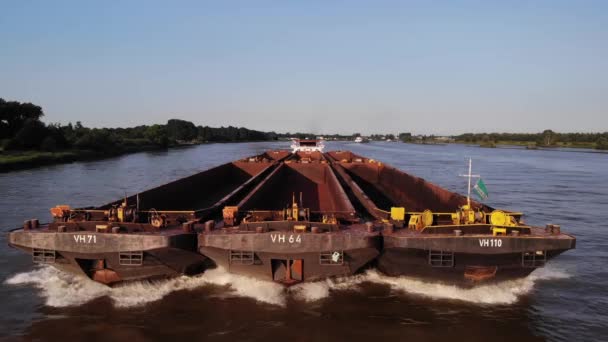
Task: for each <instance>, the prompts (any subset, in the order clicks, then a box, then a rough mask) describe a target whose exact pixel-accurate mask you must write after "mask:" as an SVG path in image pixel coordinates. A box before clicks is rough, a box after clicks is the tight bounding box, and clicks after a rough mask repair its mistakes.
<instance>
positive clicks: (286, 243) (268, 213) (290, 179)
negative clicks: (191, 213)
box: [199, 151, 381, 285]
mask: <svg viewBox="0 0 608 342" xmlns="http://www.w3.org/2000/svg"><path fill="white" fill-rule="evenodd" d="M380 246H381V243H380V236H379V233H378V232H376V231H373V229H371V228H370V227H369V226H368V225H365V224H361V223H359V217H358V214H357V213H356V211H355V209H354V207H353V205H352V203H351V202H350V200H349V198H348V197H347V195H346V194H345V192H344V190H343V189H342V186H341V184H340V182H339V181H338V179H337V178H336V175H335V174H334V172H333V170H332V168H331V166H330V165H329V164H328V163H327V161H326V159H325V157H324V155H323V154H322V153H321V152H318V151H296V152H294V153H293V154H292V155H291V157H290V158H288V159H287V160H285V161H284V162H283V163H281V164H280V165H279V166H278V167H277V168H276V169H274V170H273V171H272V172H271V173H270V174H269V175H268V176H266V177H265V179H264V180H263V181H261V182H260V184H259V185H257V186H256V187H255V188H254V189H253V190H252V191H251V192H250V193H249V194H248V195H247V196H246V197H245V198H243V199H242V200H241V201H240V202H239V203H238V204H237V205H235V206H226V207H224V209H223V217H222V221H221V222H220V223H218V224H217V225H216V226H215V229H213V230H208V231H205V232H203V233H201V234H200V235H199V251H200V253H201V254H203V255H205V256H207V257H209V258H211V259H212V260H213V261H215V262H216V263H217V264H219V265H221V266H223V267H224V268H226V269H227V270H229V271H230V272H234V273H239V274H244V275H248V276H253V277H256V278H259V279H264V280H273V281H276V282H280V283H283V284H285V285H292V284H295V283H298V282H301V281H313V280H320V279H324V278H327V277H334V276H346V275H352V274H354V273H356V272H357V271H359V270H360V269H362V268H363V267H364V266H366V265H368V264H370V263H371V262H372V261H373V260H374V259H375V258H376V257H377V256H378V254H379V251H380Z"/></svg>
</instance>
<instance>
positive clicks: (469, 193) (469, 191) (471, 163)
mask: <svg viewBox="0 0 608 342" xmlns="http://www.w3.org/2000/svg"><path fill="white" fill-rule="evenodd" d="M472 165H473V162H472V160H471V158H469V173H468V174H466V175H460V177H467V178H468V187H467V205H468V206H469V208H470V207H471V178H479V177H480V176H479V175H474V174H472V173H471V172H472V169H473V168H472Z"/></svg>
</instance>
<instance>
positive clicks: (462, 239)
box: [328, 151, 576, 286]
mask: <svg viewBox="0 0 608 342" xmlns="http://www.w3.org/2000/svg"><path fill="white" fill-rule="evenodd" d="M328 156H329V159H330V160H332V166H333V167H334V169H335V170H336V173H337V174H338V175H340V177H341V178H342V179H343V181H344V184H345V185H346V186H347V187H348V188H349V189H350V191H351V192H352V193H353V195H354V196H355V197H356V198H357V200H359V201H360V203H361V204H362V206H363V207H364V208H365V210H366V211H367V212H368V215H370V216H371V217H372V218H373V219H375V220H376V224H378V225H382V227H383V232H382V238H383V249H382V253H381V255H380V256H379V258H378V268H379V269H380V270H381V271H382V272H384V273H386V274H389V275H406V276H414V277H420V278H425V279H431V280H439V281H444V282H447V283H451V284H458V285H464V286H467V285H474V284H476V283H478V282H480V281H490V280H506V279H514V278H520V277H525V276H527V275H528V274H530V272H532V271H533V270H535V269H536V268H538V267H542V266H544V265H545V263H546V262H547V261H548V260H550V259H552V258H554V257H555V256H557V255H559V254H561V253H563V252H564V251H566V250H568V249H572V248H575V243H576V240H575V238H574V237H572V236H570V235H567V234H563V233H561V231H560V227H559V226H556V225H548V226H547V227H545V228H539V227H531V226H528V225H525V224H524V222H523V219H522V214H521V213H515V212H507V211H501V210H495V209H493V208H491V207H489V206H486V205H483V204H481V203H478V202H475V201H472V200H470V199H469V198H467V197H465V196H461V195H459V194H456V193H453V192H450V191H448V190H446V189H443V188H441V187H439V186H437V185H435V184H432V183H429V182H426V181H425V180H423V179H421V178H418V177H414V176H411V175H409V174H407V173H404V172H402V171H400V170H398V169H395V168H394V167H391V166H389V165H386V164H384V163H381V162H377V161H375V160H372V159H368V158H364V157H361V156H358V155H355V154H353V153H351V152H348V151H334V152H329V153H328ZM406 209H407V211H406Z"/></svg>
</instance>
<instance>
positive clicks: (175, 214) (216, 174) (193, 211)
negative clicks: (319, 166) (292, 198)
mask: <svg viewBox="0 0 608 342" xmlns="http://www.w3.org/2000/svg"><path fill="white" fill-rule="evenodd" d="M288 154H289V153H288V152H285V151H282V152H272V153H265V154H262V155H259V156H254V157H251V158H246V159H243V160H239V161H235V162H231V163H227V164H224V165H220V166H218V167H215V168H212V169H209V170H207V171H203V172H200V173H197V174H194V175H192V176H189V177H186V178H183V179H179V180H176V181H174V182H171V183H168V184H165V185H162V186H159V187H157V188H153V189H150V190H147V191H144V192H141V193H139V194H136V195H133V196H130V197H127V198H124V199H121V200H117V201H115V202H112V203H109V204H106V205H102V206H99V207H90V208H78V209H74V208H70V207H69V206H67V205H59V206H57V207H55V208H52V209H51V214H52V217H53V220H52V222H50V223H48V224H39V221H38V220H36V219H33V220H28V221H25V223H24V226H23V228H19V229H14V230H12V231H11V232H10V233H9V244H10V245H11V246H13V247H16V248H18V249H21V250H23V251H25V252H27V253H29V254H31V255H32V260H33V261H34V262H35V263H44V264H49V265H52V266H55V267H57V268H59V269H61V270H64V271H67V272H72V273H76V274H82V275H85V276H87V277H90V278H91V279H93V280H95V281H98V282H101V283H104V284H108V285H111V284H115V283H119V282H123V281H132V280H142V279H150V278H159V277H171V276H176V275H181V274H194V273H198V272H201V271H203V270H204V269H205V267H206V266H207V265H209V264H210V262H209V260H208V259H207V258H206V257H205V256H203V255H200V254H199V253H198V252H197V234H196V230H202V229H203V227H204V224H205V223H206V224H207V225H209V224H212V223H211V222H212V221H209V218H211V217H213V215H216V214H217V213H218V212H221V208H223V206H225V205H229V204H231V203H233V202H237V201H238V200H239V199H240V198H242V197H243V196H244V195H245V194H246V192H247V191H248V190H250V189H251V188H252V187H254V186H255V185H256V184H257V182H258V181H259V180H261V179H262V178H263V177H265V176H266V175H267V174H268V173H269V172H271V170H273V168H275V167H276V166H277V165H278V162H279V161H280V160H282V159H283V158H285V157H287V155H288ZM207 221H209V222H207Z"/></svg>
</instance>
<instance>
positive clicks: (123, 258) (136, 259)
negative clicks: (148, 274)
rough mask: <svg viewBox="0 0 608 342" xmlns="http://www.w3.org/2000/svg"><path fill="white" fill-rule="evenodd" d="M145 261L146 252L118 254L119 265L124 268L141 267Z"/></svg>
mask: <svg viewBox="0 0 608 342" xmlns="http://www.w3.org/2000/svg"><path fill="white" fill-rule="evenodd" d="M143 261H144V252H142V251H137V252H118V263H119V264H120V265H124V266H141V265H142V264H143Z"/></svg>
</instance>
